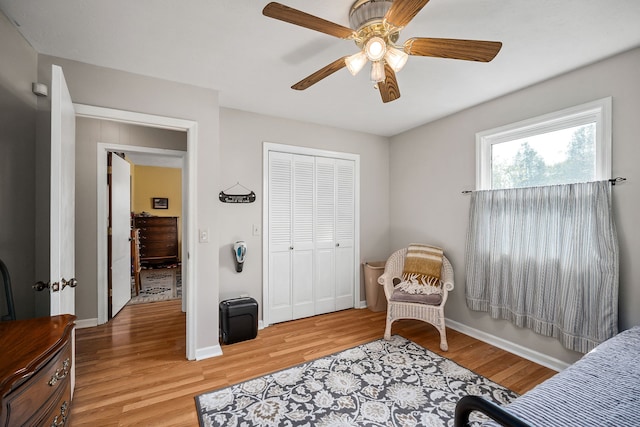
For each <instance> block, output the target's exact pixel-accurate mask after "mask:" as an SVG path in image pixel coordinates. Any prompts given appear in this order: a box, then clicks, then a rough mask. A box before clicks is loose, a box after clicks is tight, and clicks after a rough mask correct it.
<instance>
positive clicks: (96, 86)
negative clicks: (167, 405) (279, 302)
mask: <svg viewBox="0 0 640 427" xmlns="http://www.w3.org/2000/svg"><path fill="white" fill-rule="evenodd" d="M52 64H56V65H60V66H61V67H62V69H63V71H64V74H65V77H66V80H67V85H68V86H69V92H70V94H71V98H72V99H73V101H74V102H75V103H80V104H88V105H97V106H101V107H106V108H115V109H120V110H127V111H135V112H140V113H146V114H154V115H159V116H166V117H175V118H180V119H186V120H192V121H194V122H197V123H198V129H197V162H196V163H197V164H196V165H195V168H196V173H197V178H196V182H194V183H190V185H194V186H195V188H196V192H197V193H196V194H197V197H196V199H197V208H196V212H195V216H196V224H194V227H195V229H196V230H197V229H199V228H209V229H211V230H215V229H216V227H217V226H218V213H217V209H218V205H217V200H216V194H217V192H218V191H220V184H219V163H220V156H219V127H220V126H219V117H220V114H219V107H218V94H217V92H216V91H213V90H210V89H205V88H201V87H195V86H190V85H185V84H181V83H175V82H169V81H166V80H161V79H156V78H151V77H146V76H141V75H137V74H132V73H126V72H122V71H118V70H113V69H108V68H104V67H97V66H93V65H89V64H84V63H80V62H76V61H70V60H66V59H61V58H55V57H51V56H47V55H38V76H39V78H40V79H41V80H43V81H47V82H49V81H50V73H51V71H50V70H51V65H52ZM43 132H44V131H43ZM38 139H40V136H38ZM191 148H192V147H190V149H191ZM94 236H95V233H93V234H91V235H90V236H82V237H84V238H87V239H91V240H93V239H95V237H94ZM192 238H194V239H195V242H196V243H195V245H194V247H195V253H193V254H191V255H192V257H194V258H195V259H196V260H197V261H198V262H197V269H196V271H194V272H193V274H194V275H193V278H194V283H193V285H194V288H193V289H192V291H193V292H194V293H195V296H196V298H195V310H194V311H195V313H193V315H194V316H195V325H194V332H195V333H194V341H195V346H196V348H197V349H198V350H200V351H201V354H202V352H203V353H207V351H209V350H210V349H211V348H212V347H214V346H217V345H218V334H217V330H218V239H217V234H215V233H212V236H211V239H210V242H209V243H203V244H199V243H197V241H198V239H197V235H196V236H192ZM79 286H80V285H79ZM76 307H77V309H78V310H79V309H80V307H79V304H76ZM91 310H92V309H91ZM91 310H89V311H91Z"/></svg>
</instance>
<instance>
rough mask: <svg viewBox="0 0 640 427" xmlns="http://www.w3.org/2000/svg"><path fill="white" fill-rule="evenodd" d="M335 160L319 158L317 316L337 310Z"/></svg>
mask: <svg viewBox="0 0 640 427" xmlns="http://www.w3.org/2000/svg"><path fill="white" fill-rule="evenodd" d="M335 163H336V162H335V159H330V158H326V157H318V158H316V176H315V182H316V241H315V272H316V274H315V281H314V290H315V314H322V313H329V312H332V311H335V310H336V270H335V234H336V214H335V210H336V191H335V185H336V184H335V183H336V180H335Z"/></svg>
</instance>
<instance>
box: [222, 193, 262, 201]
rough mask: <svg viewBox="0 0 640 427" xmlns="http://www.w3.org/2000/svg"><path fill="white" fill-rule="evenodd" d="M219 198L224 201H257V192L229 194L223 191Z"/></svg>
mask: <svg viewBox="0 0 640 427" xmlns="http://www.w3.org/2000/svg"><path fill="white" fill-rule="evenodd" d="M218 198H219V199H220V201H221V202H223V203H253V202H255V201H256V193H254V192H253V191H252V192H251V193H249V194H227V193H225V192H224V191H221V192H220V194H218Z"/></svg>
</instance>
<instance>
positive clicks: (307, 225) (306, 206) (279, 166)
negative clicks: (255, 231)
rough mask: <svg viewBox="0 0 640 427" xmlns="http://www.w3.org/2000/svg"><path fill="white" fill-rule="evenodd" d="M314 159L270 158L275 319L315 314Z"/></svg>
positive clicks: (279, 155)
mask: <svg viewBox="0 0 640 427" xmlns="http://www.w3.org/2000/svg"><path fill="white" fill-rule="evenodd" d="M313 176H314V159H313V157H312V156H303V155H293V154H287V153H277V152H271V153H269V248H270V249H269V296H270V301H269V304H270V315H271V320H272V321H273V322H274V323H276V322H283V321H286V320H292V319H299V318H302V317H308V316H313V315H314V303H313V249H314V247H313Z"/></svg>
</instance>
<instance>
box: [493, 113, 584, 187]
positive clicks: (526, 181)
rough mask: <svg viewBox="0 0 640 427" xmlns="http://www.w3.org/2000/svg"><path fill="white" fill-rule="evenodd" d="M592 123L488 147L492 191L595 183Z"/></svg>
mask: <svg viewBox="0 0 640 427" xmlns="http://www.w3.org/2000/svg"><path fill="white" fill-rule="evenodd" d="M595 129H596V124H595V123H589V124H586V125H580V126H572V127H570V128H567V129H561V130H556V131H553V132H546V133H543V134H539V135H533V136H529V137H526V138H519V139H515V140H512V141H505V142H501V143H497V144H493V145H492V146H491V188H494V189H499V188H518V187H534V186H539V185H553V184H569V183H574V182H587V181H593V180H595V179H596V151H595V146H596V141H595Z"/></svg>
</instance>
